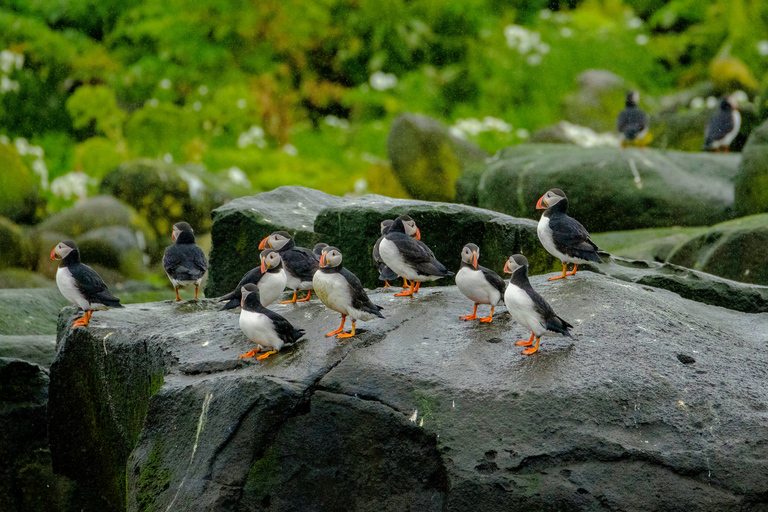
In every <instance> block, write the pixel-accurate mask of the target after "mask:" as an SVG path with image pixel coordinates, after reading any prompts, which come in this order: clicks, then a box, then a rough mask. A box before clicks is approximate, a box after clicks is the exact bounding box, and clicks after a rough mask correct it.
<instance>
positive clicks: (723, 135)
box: [703, 97, 741, 153]
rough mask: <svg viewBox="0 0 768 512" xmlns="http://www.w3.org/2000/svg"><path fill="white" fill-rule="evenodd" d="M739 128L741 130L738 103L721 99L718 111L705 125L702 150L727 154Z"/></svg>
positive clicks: (731, 99)
mask: <svg viewBox="0 0 768 512" xmlns="http://www.w3.org/2000/svg"><path fill="white" fill-rule="evenodd" d="M739 128H741V114H739V105H738V103H736V101H735V100H734V99H733V98H729V97H724V98H722V99H721V100H720V110H719V111H718V112H717V113H716V114H715V115H714V116H712V117H711V118H710V119H709V123H707V129H706V131H705V132H704V148H703V150H704V151H709V150H711V151H715V152H717V153H719V152H721V151H722V152H724V153H728V151H730V148H731V142H733V139H735V138H736V135H738V134H739Z"/></svg>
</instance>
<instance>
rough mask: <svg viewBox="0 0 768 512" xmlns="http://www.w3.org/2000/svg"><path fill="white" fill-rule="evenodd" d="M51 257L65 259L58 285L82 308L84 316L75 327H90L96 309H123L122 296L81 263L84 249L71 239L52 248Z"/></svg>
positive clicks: (58, 273)
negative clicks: (111, 291)
mask: <svg viewBox="0 0 768 512" xmlns="http://www.w3.org/2000/svg"><path fill="white" fill-rule="evenodd" d="M51 260H61V263H60V264H59V269H58V270H57V271H56V285H57V286H58V287H59V291H60V292H61V294H62V295H63V296H64V298H65V299H67V300H68V301H69V302H71V303H72V304H74V305H75V306H78V307H80V308H81V309H82V310H83V311H84V312H85V316H83V318H78V319H77V320H75V322H74V323H73V324H72V328H73V329H74V328H75V327H79V326H83V327H87V326H88V322H90V320H91V315H92V314H93V312H94V311H101V310H105V309H108V308H122V307H123V306H122V305H121V304H120V299H118V298H117V297H115V296H114V295H112V294H111V293H109V290H108V289H107V285H106V284H104V281H103V280H102V279H101V277H100V276H99V274H97V273H96V271H95V270H93V269H92V268H91V267H89V266H88V265H85V264H83V263H80V251H78V250H77V245H75V242H72V241H71V240H66V241H64V242H61V243H60V244H59V245H57V246H56V247H54V248H53V250H52V251H51Z"/></svg>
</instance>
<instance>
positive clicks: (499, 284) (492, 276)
mask: <svg viewBox="0 0 768 512" xmlns="http://www.w3.org/2000/svg"><path fill="white" fill-rule="evenodd" d="M477 268H478V269H479V270H480V271H481V272H482V273H483V276H485V280H486V281H488V282H489V283H491V285H492V286H493V287H494V288H496V289H497V290H499V293H501V296H502V297H503V296H504V292H505V291H506V288H507V285H506V284H505V283H504V280H503V279H502V278H501V277H500V276H499V274H497V273H496V272H494V271H493V270H491V269H489V268H485V267H484V266H482V265H478V266H477Z"/></svg>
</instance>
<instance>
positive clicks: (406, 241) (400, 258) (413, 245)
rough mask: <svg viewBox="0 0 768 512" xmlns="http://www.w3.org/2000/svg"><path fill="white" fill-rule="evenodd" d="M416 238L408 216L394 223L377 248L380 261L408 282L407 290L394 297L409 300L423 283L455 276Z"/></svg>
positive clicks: (412, 224) (403, 216) (416, 232)
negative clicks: (407, 298)
mask: <svg viewBox="0 0 768 512" xmlns="http://www.w3.org/2000/svg"><path fill="white" fill-rule="evenodd" d="M418 238H420V232H419V228H417V227H416V223H415V222H414V221H413V219H412V218H410V217H409V216H408V215H401V216H399V217H398V218H396V219H395V222H393V223H392V226H390V228H389V232H388V233H387V234H386V235H384V239H383V240H382V241H381V243H380V244H379V254H380V255H381V259H382V261H383V262H384V263H385V264H386V265H387V266H388V267H389V268H391V269H392V270H393V271H394V272H395V273H396V274H397V275H399V276H400V277H402V278H403V279H407V280H408V281H410V289H409V290H408V291H404V292H400V293H396V294H395V297H406V296H412V295H413V293H414V292H416V291H418V285H419V284H421V283H422V282H423V281H436V280H438V279H440V278H443V277H450V276H452V275H454V274H453V272H451V271H449V270H447V269H446V268H445V265H443V264H442V263H440V262H439V261H437V258H435V255H434V253H433V252H432V250H431V249H430V248H429V247H427V245H426V244H425V243H424V242H422V241H421V240H418Z"/></svg>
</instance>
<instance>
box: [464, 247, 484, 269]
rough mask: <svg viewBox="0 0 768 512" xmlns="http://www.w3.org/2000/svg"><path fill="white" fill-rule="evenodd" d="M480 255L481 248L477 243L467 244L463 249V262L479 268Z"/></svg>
mask: <svg viewBox="0 0 768 512" xmlns="http://www.w3.org/2000/svg"><path fill="white" fill-rule="evenodd" d="M479 257H480V248H479V247H478V246H476V245H475V244H467V245H465V246H464V248H463V249H462V250H461V262H462V263H466V264H467V265H469V266H471V267H472V268H474V269H477V259H478V258H479Z"/></svg>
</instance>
